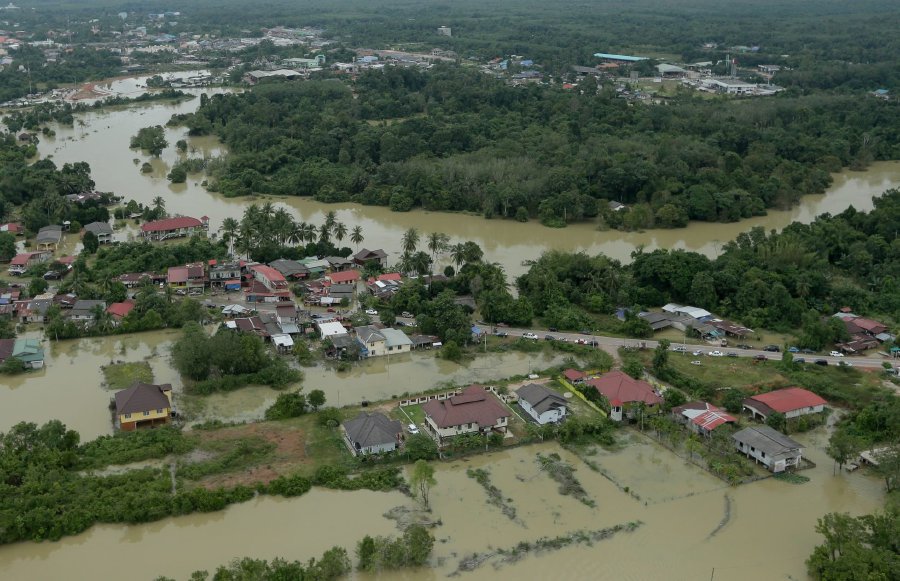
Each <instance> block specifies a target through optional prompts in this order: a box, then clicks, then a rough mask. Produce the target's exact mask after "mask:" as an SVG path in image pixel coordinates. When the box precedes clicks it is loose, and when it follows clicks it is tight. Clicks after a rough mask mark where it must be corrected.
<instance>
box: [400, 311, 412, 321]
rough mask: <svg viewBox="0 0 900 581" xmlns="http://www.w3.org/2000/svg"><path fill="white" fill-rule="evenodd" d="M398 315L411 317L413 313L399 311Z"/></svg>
mask: <svg viewBox="0 0 900 581" xmlns="http://www.w3.org/2000/svg"><path fill="white" fill-rule="evenodd" d="M400 316H401V317H406V318H407V319H412V318H413V314H412V313H410V312H409V311H403V312H402V313H400Z"/></svg>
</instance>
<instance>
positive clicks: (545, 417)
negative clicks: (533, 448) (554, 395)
mask: <svg viewBox="0 0 900 581" xmlns="http://www.w3.org/2000/svg"><path fill="white" fill-rule="evenodd" d="M519 405H520V406H522V409H523V410H525V411H526V412H528V415H529V416H531V417H532V418H534V419H535V421H536V422H537V423H539V424H541V425H544V424H551V423H555V422H558V421H560V420H561V419H563V418H564V417H565V416H566V408H564V407H563V408H557V409H551V410H547V411H545V412H544V413H542V414H538V413H537V412H536V411H535V409H534V408H533V407H531V404H530V403H528V402H527V401H525V400H524V399H520V400H519Z"/></svg>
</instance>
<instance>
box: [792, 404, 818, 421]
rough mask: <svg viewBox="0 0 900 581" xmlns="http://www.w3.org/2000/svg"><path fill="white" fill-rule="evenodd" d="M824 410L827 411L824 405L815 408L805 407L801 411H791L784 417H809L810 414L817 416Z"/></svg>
mask: <svg viewBox="0 0 900 581" xmlns="http://www.w3.org/2000/svg"><path fill="white" fill-rule="evenodd" d="M824 410H825V406H824V405H817V406H814V407H805V408H800V409H799V410H793V411H789V412H788V413H786V414H784V417H786V418H797V417H800V416H805V415H809V414H817V413H819V412H821V411H824Z"/></svg>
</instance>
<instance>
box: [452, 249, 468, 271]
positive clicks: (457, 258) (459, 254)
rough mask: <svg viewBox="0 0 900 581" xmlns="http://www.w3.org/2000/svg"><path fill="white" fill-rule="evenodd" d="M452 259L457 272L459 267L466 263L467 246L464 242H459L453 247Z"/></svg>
mask: <svg viewBox="0 0 900 581" xmlns="http://www.w3.org/2000/svg"><path fill="white" fill-rule="evenodd" d="M450 258H452V259H453V264H455V265H456V270H459V267H460V266H462V263H463V262H465V261H466V245H465V244H463V243H462V242H457V243H456V244H454V245H453V246H451V247H450Z"/></svg>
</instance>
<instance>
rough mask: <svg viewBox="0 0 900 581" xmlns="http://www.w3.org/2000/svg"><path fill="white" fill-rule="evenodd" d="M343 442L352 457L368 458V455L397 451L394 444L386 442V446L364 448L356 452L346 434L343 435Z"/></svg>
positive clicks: (354, 446)
mask: <svg viewBox="0 0 900 581" xmlns="http://www.w3.org/2000/svg"><path fill="white" fill-rule="evenodd" d="M344 442H346V444H347V447H348V448H350V452H351V453H352V454H353V455H354V456H368V455H369V454H386V453H388V452H393V451H394V450H396V449H397V443H396V442H388V443H387V444H379V445H377V446H368V447H366V448H362V449H360V450H357V449H356V445H355V444H354V443H353V441H352V440H351V439H350V438H349V436H347V435H346V434H345V435H344Z"/></svg>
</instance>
